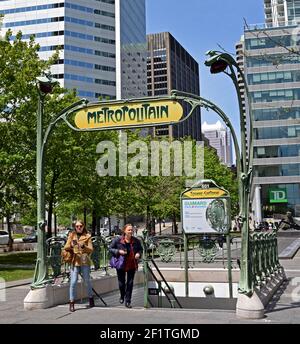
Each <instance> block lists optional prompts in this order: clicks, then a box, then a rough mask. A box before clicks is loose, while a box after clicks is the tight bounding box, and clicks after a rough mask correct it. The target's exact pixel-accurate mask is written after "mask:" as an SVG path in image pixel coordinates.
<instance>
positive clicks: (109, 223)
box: [108, 216, 111, 236]
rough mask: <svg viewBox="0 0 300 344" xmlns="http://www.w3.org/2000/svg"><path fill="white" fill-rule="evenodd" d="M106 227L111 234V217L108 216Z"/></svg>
mask: <svg viewBox="0 0 300 344" xmlns="http://www.w3.org/2000/svg"><path fill="white" fill-rule="evenodd" d="M108 229H109V236H111V218H110V216H109V217H108Z"/></svg>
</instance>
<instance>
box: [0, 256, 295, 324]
mask: <svg viewBox="0 0 300 344" xmlns="http://www.w3.org/2000/svg"><path fill="white" fill-rule="evenodd" d="M282 264H283V266H284V267H285V270H286V274H287V277H288V279H289V281H288V282H287V283H286V284H285V285H284V286H283V287H282V288H281V290H280V291H279V292H278V293H277V295H276V296H275V298H274V299H273V302H272V303H271V304H270V305H269V307H268V309H267V312H266V317H265V319H262V320H256V321H250V320H242V319H238V318H237V317H236V315H235V312H234V311H215V310H180V309H147V310H145V309H144V308H143V307H142V305H143V290H142V288H137V287H136V288H135V289H134V294H133V303H132V304H133V307H134V308H133V309H127V308H125V307H124V306H123V305H119V304H118V299H119V294H118V292H114V293H110V294H107V295H102V296H103V298H104V299H105V301H106V302H107V303H108V305H109V307H107V308H105V307H104V306H103V304H102V303H101V301H100V300H97V301H96V307H95V308H94V309H87V308H85V307H86V304H87V303H83V304H80V303H79V304H77V305H76V307H77V309H78V311H76V312H75V313H69V311H68V305H61V306H58V307H54V308H51V309H46V310H37V311H30V312H29V311H24V309H23V300H24V298H25V296H26V294H27V293H28V291H29V285H25V286H24V285H23V286H22V285H21V286H17V287H14V288H9V289H7V290H6V297H7V301H6V302H0V313H1V314H5V317H3V316H1V318H0V323H2V324H18V323H22V324H30V323H32V324H79V323H80V324H124V319H126V323H134V324H183V323H184V324H208V323H210V324H254V323H256V324H265V323H274V324H276V323H277V324H278V323H284V324H300V292H299V287H300V253H298V254H297V255H296V256H295V258H294V259H293V260H290V261H287V260H284V261H282ZM25 282H26V281H25ZM27 282H28V281H27Z"/></svg>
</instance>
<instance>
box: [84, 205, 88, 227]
mask: <svg viewBox="0 0 300 344" xmlns="http://www.w3.org/2000/svg"><path fill="white" fill-rule="evenodd" d="M83 221H84V224H85V225H86V227H87V209H86V207H84V209H83Z"/></svg>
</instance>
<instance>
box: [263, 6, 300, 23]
mask: <svg viewBox="0 0 300 344" xmlns="http://www.w3.org/2000/svg"><path fill="white" fill-rule="evenodd" d="M264 6H265V18H266V25H267V27H278V26H286V25H294V24H296V23H299V21H300V1H299V0H264Z"/></svg>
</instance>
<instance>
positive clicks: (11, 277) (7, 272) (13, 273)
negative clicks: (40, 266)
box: [0, 269, 34, 282]
mask: <svg viewBox="0 0 300 344" xmlns="http://www.w3.org/2000/svg"><path fill="white" fill-rule="evenodd" d="M33 274H34V270H19V269H3V270H2V269H0V277H1V278H3V279H4V280H5V281H6V282H10V281H18V280H22V279H28V278H32V277H33Z"/></svg>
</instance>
